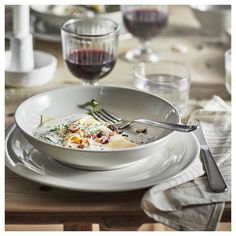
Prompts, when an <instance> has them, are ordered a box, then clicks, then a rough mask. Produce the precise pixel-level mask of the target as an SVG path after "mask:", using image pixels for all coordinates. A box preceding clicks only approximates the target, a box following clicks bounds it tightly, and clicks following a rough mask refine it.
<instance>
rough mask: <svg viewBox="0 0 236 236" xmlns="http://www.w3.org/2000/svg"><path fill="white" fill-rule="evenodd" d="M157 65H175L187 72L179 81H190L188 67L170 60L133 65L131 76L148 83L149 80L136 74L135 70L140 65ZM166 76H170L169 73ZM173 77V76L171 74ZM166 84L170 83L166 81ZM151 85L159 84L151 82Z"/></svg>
mask: <svg viewBox="0 0 236 236" xmlns="http://www.w3.org/2000/svg"><path fill="white" fill-rule="evenodd" d="M159 63H166V64H170V65H171V64H173V65H177V66H181V67H182V68H183V69H184V70H185V71H186V72H187V75H186V76H181V79H180V80H179V81H184V80H189V81H190V80H191V72H190V69H189V67H188V66H186V65H184V64H182V63H180V62H176V61H170V60H159V61H157V62H140V63H137V64H135V65H134V67H133V70H132V71H133V75H134V76H137V77H139V78H141V79H142V80H144V81H150V79H148V78H147V77H146V76H145V75H144V76H143V75H141V74H140V73H138V72H137V71H136V70H137V68H139V67H140V66H141V65H145V64H146V65H155V64H156V65H157V64H159ZM167 75H171V73H169V74H167ZM172 75H174V74H172ZM167 82H170V81H167ZM152 83H159V82H154V81H152Z"/></svg>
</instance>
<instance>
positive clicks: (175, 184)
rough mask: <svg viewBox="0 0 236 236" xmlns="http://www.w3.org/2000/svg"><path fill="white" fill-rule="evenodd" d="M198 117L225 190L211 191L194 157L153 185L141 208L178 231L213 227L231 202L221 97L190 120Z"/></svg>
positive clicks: (227, 126) (227, 128)
mask: <svg viewBox="0 0 236 236" xmlns="http://www.w3.org/2000/svg"><path fill="white" fill-rule="evenodd" d="M195 119H198V120H199V121H200V124H201V126H202V129H203V132H204V136H205V138H206V141H207V143H208V146H209V147H210V150H211V152H212V154H213V156H214V158H215V160H216V163H217V165H218V167H219V169H220V171H221V174H222V176H223V178H224V180H225V182H226V184H227V188H228V190H227V191H226V192H224V193H214V192H212V191H211V190H210V188H209V184H208V180H207V177H206V175H205V172H204V167H203V165H202V162H201V160H200V157H199V158H197V159H196V160H195V161H194V162H193V163H192V165H191V166H189V168H188V169H187V170H185V171H184V172H183V173H182V174H181V175H179V176H178V177H176V178H175V179H173V180H170V181H169V182H166V183H161V184H158V185H156V186H154V187H152V188H151V189H150V190H148V192H147V193H146V194H145V195H144V196H143V199H142V203H141V206H142V209H143V210H144V212H145V213H146V214H147V215H148V216H149V217H151V218H153V219H154V220H156V221H158V222H160V223H163V224H165V225H167V226H169V227H172V228H174V229H177V230H191V231H192V230H197V231H203V230H206V231H209V230H216V229H217V225H218V223H219V221H220V219H221V215H222V212H223V209H224V202H229V201H231V112H230V106H228V105H227V104H226V103H225V102H224V101H223V100H222V99H221V98H220V97H218V96H213V98H212V99H211V100H210V101H209V102H207V103H206V105H205V106H204V108H203V109H200V110H196V111H194V112H193V113H192V115H191V116H190V121H191V120H195Z"/></svg>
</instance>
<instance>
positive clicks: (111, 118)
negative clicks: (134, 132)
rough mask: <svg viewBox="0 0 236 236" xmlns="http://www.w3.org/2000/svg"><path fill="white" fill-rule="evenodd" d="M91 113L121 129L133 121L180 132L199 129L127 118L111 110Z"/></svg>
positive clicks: (193, 126) (191, 126) (190, 126)
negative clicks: (116, 114)
mask: <svg viewBox="0 0 236 236" xmlns="http://www.w3.org/2000/svg"><path fill="white" fill-rule="evenodd" d="M91 115H93V117H94V118H95V119H96V120H99V121H105V122H108V123H110V124H113V125H117V127H118V128H119V129H124V128H125V127H127V126H128V125H130V124H131V123H133V122H139V123H144V124H147V125H153V126H157V127H159V128H164V129H169V130H175V131H180V132H191V131H193V130H195V129H197V125H183V124H174V123H168V122H163V121H152V120H147V119H135V120H125V119H122V118H120V117H117V116H115V115H113V114H111V113H110V112H108V111H106V110H104V109H100V110H98V111H93V112H91Z"/></svg>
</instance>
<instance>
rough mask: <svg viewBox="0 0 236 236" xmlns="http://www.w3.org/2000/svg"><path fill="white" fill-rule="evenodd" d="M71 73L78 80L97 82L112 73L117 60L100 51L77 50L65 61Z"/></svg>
mask: <svg viewBox="0 0 236 236" xmlns="http://www.w3.org/2000/svg"><path fill="white" fill-rule="evenodd" d="M65 62H66V65H67V67H68V69H69V70H70V72H71V73H72V74H73V75H75V76H76V77H78V78H81V79H83V80H87V81H96V80H98V79H100V78H102V77H104V76H106V75H107V74H109V73H110V72H111V70H112V69H113V67H114V65H115V62H116V59H115V58H114V57H113V55H112V54H110V53H108V52H105V51H103V50H99V49H81V50H75V51H73V52H71V53H70V54H69V56H67V58H66V59H65Z"/></svg>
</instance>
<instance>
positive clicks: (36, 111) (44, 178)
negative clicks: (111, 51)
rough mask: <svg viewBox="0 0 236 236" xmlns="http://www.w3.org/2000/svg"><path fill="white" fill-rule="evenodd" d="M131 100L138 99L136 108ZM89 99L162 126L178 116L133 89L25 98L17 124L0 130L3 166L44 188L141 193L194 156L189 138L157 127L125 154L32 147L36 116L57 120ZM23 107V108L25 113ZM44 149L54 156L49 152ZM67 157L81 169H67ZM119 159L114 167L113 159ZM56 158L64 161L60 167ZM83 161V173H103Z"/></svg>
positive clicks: (86, 89) (64, 92)
mask: <svg viewBox="0 0 236 236" xmlns="http://www.w3.org/2000/svg"><path fill="white" fill-rule="evenodd" d="M119 97H120V99H118V98H119ZM137 97H138V98H139V99H140V102H139V104H138V106H137ZM72 98H73V99H72ZM92 98H95V99H97V100H98V101H100V103H101V104H102V105H103V106H105V107H107V108H109V110H112V111H113V112H115V113H116V114H122V116H123V117H124V118H135V117H140V116H142V118H149V119H155V118H156V120H164V121H167V122H178V121H179V115H178V112H177V111H176V110H175V108H174V107H173V106H172V105H170V104H169V103H167V102H166V101H164V100H162V99H160V98H158V97H155V96H153V95H150V94H147V93H143V92H140V91H136V90H131V89H126V88H118V87H116V88H115V87H99V86H98V87H73V88H65V89H58V90H53V91H49V92H45V93H43V94H39V95H36V96H34V97H32V98H30V99H28V100H26V101H25V102H24V103H23V104H21V105H20V107H19V108H18V109H17V111H16V116H15V119H16V122H17V126H16V125H12V126H11V127H9V128H8V129H7V130H6V166H7V167H8V168H10V169H11V170H12V171H13V172H15V173H17V174H18V175H20V176H22V177H25V178H27V179H30V180H32V181H35V182H39V183H42V184H45V185H49V186H54V187H58V188H63V189H70V190H77V191H99V192H102V191H106V192H109V191H127V190H135V189H141V188H146V187H149V186H152V185H155V184H158V183H161V182H165V181H168V180H170V179H171V178H175V177H176V176H177V175H179V174H181V173H182V172H183V171H184V170H186V168H188V167H189V166H190V165H191V163H192V162H193V161H194V160H195V158H197V157H198V155H199V150H200V148H199V144H198V141H197V139H196V137H195V136H194V135H193V134H191V133H179V132H173V131H167V130H163V129H157V132H158V134H159V136H158V139H157V140H155V141H152V142H151V143H148V144H144V145H140V146H138V147H132V148H130V150H128V149H121V150H120V151H119V152H117V150H114V151H111V152H103V151H100V152H103V153H102V154H101V153H99V154H98V153H97V152H98V151H97V152H86V151H84V150H83V151H78V150H73V151H72V152H73V154H72V152H71V150H70V149H68V150H66V149H65V148H64V149H63V148H61V147H56V146H55V147H49V146H48V145H50V144H46V143H44V142H42V141H38V142H39V143H38V144H35V143H37V139H35V138H34V137H33V136H32V133H31V132H32V130H33V128H34V127H37V126H38V125H39V120H40V119H39V117H38V116H40V114H42V113H44V114H45V112H46V114H48V113H47V112H49V113H50V114H48V115H53V116H56V117H57V116H62V115H65V114H72V113H76V112H81V111H80V108H79V106H78V105H79V104H82V103H83V102H84V101H88V100H89V99H92ZM71 99H72V100H71ZM69 101H70V102H69ZM124 101H126V103H124ZM71 103H72V104H71ZM145 104H146V106H145ZM29 105H30V106H31V107H32V109H31V110H32V112H31V111H30V110H29V109H28V108H29V107H28V106H29ZM131 107H132V109H131ZM24 108H27V109H28V110H27V112H26V111H25V112H26V113H24ZM141 108H142V109H141ZM121 109H123V113H122V112H121ZM19 111H20V113H19ZM24 122H25V123H24ZM24 124H26V126H24ZM25 127H27V128H25ZM32 144H33V145H32ZM37 148H38V149H37ZM50 148H52V150H54V151H55V150H56V152H54V153H53V152H52V153H51V152H50V151H49V149H50ZM57 149H58V150H57ZM150 150H151V152H150ZM75 153H76V155H78V156H76V155H75ZM140 153H142V155H140ZM49 154H50V155H49ZM118 154H119V155H120V156H119V155H118ZM69 155H74V156H73V158H75V159H76V161H77V162H76V165H78V167H79V166H80V165H82V168H83V169H81V168H73V167H70V166H69V165H68V164H71V163H69V162H68V159H69V158H68V156H69ZM59 156H60V158H59V159H58V157H59ZM119 157H120V163H119V161H118V162H117V160H116V159H117V158H119ZM22 158H23V159H30V160H31V161H33V162H34V163H35V164H36V165H38V166H41V167H43V172H44V173H43V174H39V173H37V172H35V171H32V170H30V169H28V168H26V167H25V166H24V165H21V164H20V165H19V164H16V163H17V160H19V159H22ZM61 158H64V159H63V161H62V162H63V163H62V162H61V160H62V159H61ZM87 158H88V159H90V162H88V164H89V165H90V164H91V160H92V159H91V158H93V160H94V163H95V164H94V163H93V164H92V166H89V167H88V168H89V169H94V166H95V165H97V166H98V167H99V168H98V169H103V170H84V169H86V168H87V167H86V166H83V165H84V163H81V162H80V160H86V159H87ZM97 158H98V159H97ZM99 158H103V161H104V160H105V162H104V163H105V164H106V165H105V166H99V164H100V163H99V161H98V160H99ZM104 158H105V159H104ZM58 160H60V162H59V161H58ZM117 163H118V164H117ZM121 164H123V166H122V165H121ZM95 167H96V166H95ZM101 167H103V168H101ZM120 167H122V168H120Z"/></svg>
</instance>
